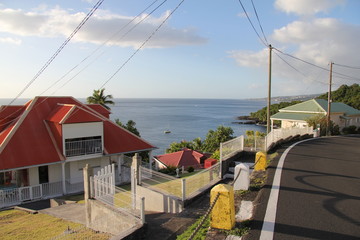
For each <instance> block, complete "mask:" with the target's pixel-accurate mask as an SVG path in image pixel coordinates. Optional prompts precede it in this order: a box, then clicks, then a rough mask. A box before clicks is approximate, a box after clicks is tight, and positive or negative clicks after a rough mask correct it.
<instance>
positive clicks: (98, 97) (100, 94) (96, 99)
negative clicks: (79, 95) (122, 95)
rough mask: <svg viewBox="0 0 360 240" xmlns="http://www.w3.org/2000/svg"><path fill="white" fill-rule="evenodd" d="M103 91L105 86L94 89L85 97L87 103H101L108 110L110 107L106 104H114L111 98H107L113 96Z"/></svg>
mask: <svg viewBox="0 0 360 240" xmlns="http://www.w3.org/2000/svg"><path fill="white" fill-rule="evenodd" d="M104 91H105V88H102V89H98V90H94V92H93V95H92V96H90V97H88V98H87V99H86V101H87V103H90V104H101V105H102V106H104V107H105V108H106V109H108V110H110V107H109V106H107V104H111V105H114V104H115V103H114V102H113V101H112V100H109V99H113V96H112V95H105V94H104Z"/></svg>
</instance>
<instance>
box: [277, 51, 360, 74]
mask: <svg viewBox="0 0 360 240" xmlns="http://www.w3.org/2000/svg"><path fill="white" fill-rule="evenodd" d="M273 49H275V50H276V51H278V52H279V53H281V54H283V55H286V56H288V57H291V58H294V59H296V60H298V61H301V62H303V63H306V64H309V65H311V66H313V67H317V68H320V69H323V70H325V71H330V70H329V69H327V68H324V67H321V66H318V65H316V64H314V63H311V62H309V61H305V60H303V59H301V58H298V57H295V56H293V55H291V54H289V53H284V52H283V51H281V50H279V49H277V48H275V47H273ZM333 74H337V75H340V76H342V77H346V78H348V79H349V80H350V79H352V80H356V81H360V78H356V77H353V76H348V75H346V74H343V73H339V72H335V71H333Z"/></svg>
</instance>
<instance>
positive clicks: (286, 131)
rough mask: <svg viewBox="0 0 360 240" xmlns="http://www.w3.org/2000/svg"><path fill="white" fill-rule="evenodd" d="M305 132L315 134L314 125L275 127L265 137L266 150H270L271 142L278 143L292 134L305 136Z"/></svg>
mask: <svg viewBox="0 0 360 240" xmlns="http://www.w3.org/2000/svg"><path fill="white" fill-rule="evenodd" d="M305 134H313V128H312V127H304V128H280V129H273V130H272V131H271V132H270V133H269V134H268V135H266V137H265V142H266V150H269V147H270V146H271V144H273V143H276V142H277V141H279V140H281V139H286V138H288V137H291V136H297V135H299V136H303V135H305Z"/></svg>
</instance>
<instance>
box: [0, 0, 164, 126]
mask: <svg viewBox="0 0 360 240" xmlns="http://www.w3.org/2000/svg"><path fill="white" fill-rule="evenodd" d="M157 1H159V0H155V1H153V2H152V3H151V4H150V5H149V6H148V7H146V8H145V9H144V10H143V11H141V12H140V13H139V14H138V15H137V16H136V17H134V18H133V19H132V20H131V21H129V22H128V23H127V24H125V25H124V26H123V27H122V28H121V29H120V30H118V31H117V32H116V33H115V34H113V35H112V36H111V37H110V38H108V39H107V40H106V41H105V42H103V43H102V44H101V45H100V46H99V47H98V48H96V49H95V50H94V51H93V52H92V53H91V54H89V55H88V56H87V57H85V58H84V59H83V60H82V61H81V62H80V63H78V64H77V65H75V66H74V67H73V68H71V69H70V70H69V71H68V72H67V73H66V74H64V75H63V76H62V77H61V78H60V79H58V80H57V81H56V82H55V83H53V84H52V85H50V87H48V88H47V89H46V90H44V91H43V92H42V93H41V94H40V95H42V94H44V93H45V92H46V91H48V90H49V89H50V88H51V87H53V86H54V85H56V84H57V83H59V82H60V81H61V80H62V79H64V78H65V77H66V76H67V75H69V74H70V73H71V72H72V71H74V70H75V69H76V68H77V67H79V66H80V65H81V64H82V63H83V62H85V61H86V60H87V59H88V58H90V57H91V56H92V55H93V54H95V52H97V51H98V50H99V49H100V48H101V47H103V46H104V45H105V44H107V43H108V42H109V41H110V40H111V39H113V38H114V37H115V36H116V35H117V34H119V33H120V32H121V31H122V30H123V29H125V28H126V27H127V26H128V25H130V24H131V23H132V22H134V21H135V20H136V18H138V17H139V16H141V15H142V14H143V13H144V12H145V11H146V10H148V9H149V8H150V7H151V6H153V5H154V4H155V3H156V2H157ZM165 2H167V0H164V1H163V2H161V3H160V4H159V5H158V6H157V7H156V8H154V9H153V10H152V11H151V12H150V13H149V14H147V15H146V16H145V17H144V18H142V19H141V20H140V21H139V22H138V23H137V24H135V25H134V26H133V27H132V28H131V29H130V30H129V31H127V32H126V33H125V34H123V35H122V36H121V38H123V37H125V36H126V35H127V34H129V33H130V32H131V31H132V30H133V29H134V28H135V27H136V26H138V25H139V24H140V23H142V22H143V21H144V20H145V19H147V18H148V17H149V16H150V15H151V14H153V13H154V12H155V11H156V10H157V9H159V8H160V7H161V6H162V5H163V4H164V3H165ZM121 38H119V39H121ZM104 53H105V52H102V53H100V54H99V55H98V56H97V57H96V58H95V59H94V60H93V61H92V62H90V63H89V64H87V65H86V66H85V67H84V68H82V69H81V70H80V71H79V72H77V73H76V74H75V75H74V76H73V77H71V78H70V79H69V80H67V81H66V82H65V83H64V84H63V85H61V86H60V87H58V88H57V89H56V90H54V91H53V92H52V93H51V94H50V96H52V95H54V94H55V93H56V91H58V90H59V89H61V88H62V87H64V86H65V85H66V84H68V83H69V82H70V81H71V80H73V79H74V78H75V77H77V76H78V75H79V74H80V73H81V72H83V71H84V70H85V69H86V68H88V67H89V66H90V65H91V64H92V63H94V62H95V61H96V60H97V59H99V58H100V57H101V56H102V55H103V54H104ZM47 98H48V97H46V98H45V99H44V100H43V101H45V100H46V99H47ZM36 106H37V105H36ZM36 106H34V108H35V107H36ZM5 108H6V107H5ZM5 108H4V109H5ZM4 109H3V110H4ZM19 111H20V109H19V110H17V111H15V112H13V113H11V114H9V115H8V117H11V116H13V115H14V114H16V113H17V112H19ZM17 118H18V117H17ZM17 118H15V119H13V120H10V121H8V122H6V123H2V124H0V126H3V125H6V124H9V123H10V122H12V121H15V120H16V119H17Z"/></svg>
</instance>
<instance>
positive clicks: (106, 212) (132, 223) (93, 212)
mask: <svg viewBox="0 0 360 240" xmlns="http://www.w3.org/2000/svg"><path fill="white" fill-rule="evenodd" d="M87 204H88V205H87V207H88V211H89V212H88V214H87V216H88V218H89V219H88V221H87V223H88V226H87V227H89V228H92V229H94V230H96V231H101V232H107V233H110V234H112V235H115V236H122V238H123V237H124V235H125V236H127V235H129V234H131V233H132V232H133V231H136V230H138V229H139V228H141V227H142V223H141V221H140V219H137V218H135V217H133V216H131V215H130V214H126V213H124V212H121V211H120V210H118V209H116V208H113V207H111V206H109V205H106V204H104V203H102V202H100V201H97V200H92V199H88V200H87ZM115 239H116V237H115ZM119 239H121V238H119Z"/></svg>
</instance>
